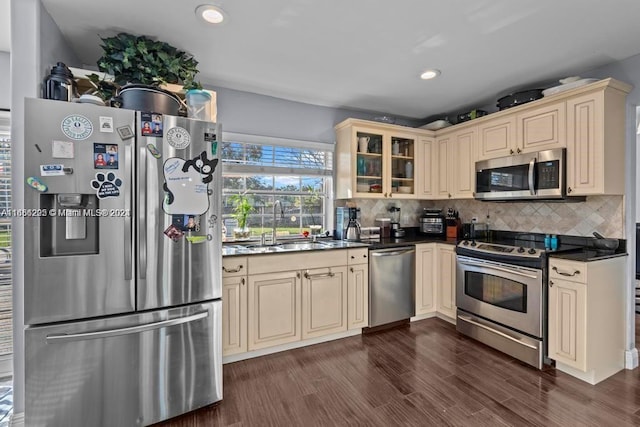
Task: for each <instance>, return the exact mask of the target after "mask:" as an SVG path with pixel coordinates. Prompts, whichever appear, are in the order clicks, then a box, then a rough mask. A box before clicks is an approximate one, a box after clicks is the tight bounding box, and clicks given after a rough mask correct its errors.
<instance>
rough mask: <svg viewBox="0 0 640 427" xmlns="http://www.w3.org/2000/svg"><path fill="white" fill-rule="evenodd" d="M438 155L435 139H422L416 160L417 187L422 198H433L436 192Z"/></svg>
mask: <svg viewBox="0 0 640 427" xmlns="http://www.w3.org/2000/svg"><path fill="white" fill-rule="evenodd" d="M436 153H437V152H436V142H435V141H434V139H433V138H420V140H419V142H418V158H417V159H416V185H417V186H418V189H417V194H418V196H419V197H421V198H433V197H434V194H435V192H436V184H435V183H436V180H437V179H438V175H437V172H436V171H437V169H436V168H437V166H438V162H437V161H436V158H435V157H436Z"/></svg>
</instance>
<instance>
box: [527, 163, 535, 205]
mask: <svg viewBox="0 0 640 427" xmlns="http://www.w3.org/2000/svg"><path fill="white" fill-rule="evenodd" d="M535 167H536V158H535V157H534V158H533V159H531V161H530V162H529V176H528V178H529V191H530V192H531V195H532V196H535V195H536V189H535V180H534V171H535Z"/></svg>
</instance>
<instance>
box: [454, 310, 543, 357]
mask: <svg viewBox="0 0 640 427" xmlns="http://www.w3.org/2000/svg"><path fill="white" fill-rule="evenodd" d="M458 319H460V320H464V321H465V322H468V323H471V324H472V325H474V326H477V327H478V328H482V329H485V330H487V331H489V332H492V333H494V334H496V335H500V336H501V337H502V338H506V339H508V340H511V341H514V342H516V343H518V344H520V345H523V346H525V347H529V348H531V349H534V350H537V349H538V348H537V347H536V346H535V345H531V344H528V343H526V342H522V341H520V340H519V339H517V338H514V337H512V336H511V335H508V334H505V333H504V332H500V331H497V330H495V329H493V328H490V327H489V326H487V325H483V324H482V323H479V322H476V321H475V320H473V319H472V318H470V317H467V316H464V315H461V314H458Z"/></svg>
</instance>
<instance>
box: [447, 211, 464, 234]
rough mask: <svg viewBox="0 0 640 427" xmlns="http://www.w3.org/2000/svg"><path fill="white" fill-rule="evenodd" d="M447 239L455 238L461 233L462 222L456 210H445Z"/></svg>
mask: <svg viewBox="0 0 640 427" xmlns="http://www.w3.org/2000/svg"><path fill="white" fill-rule="evenodd" d="M446 222H447V239H457V238H458V237H459V236H460V235H461V234H462V222H461V221H460V215H459V214H458V211H455V210H453V209H451V208H449V209H448V210H447V218H446Z"/></svg>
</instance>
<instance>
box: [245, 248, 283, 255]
mask: <svg viewBox="0 0 640 427" xmlns="http://www.w3.org/2000/svg"><path fill="white" fill-rule="evenodd" d="M247 249H248V250H249V253H253V254H264V253H270V252H282V251H283V249H282V248H281V247H280V246H247Z"/></svg>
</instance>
